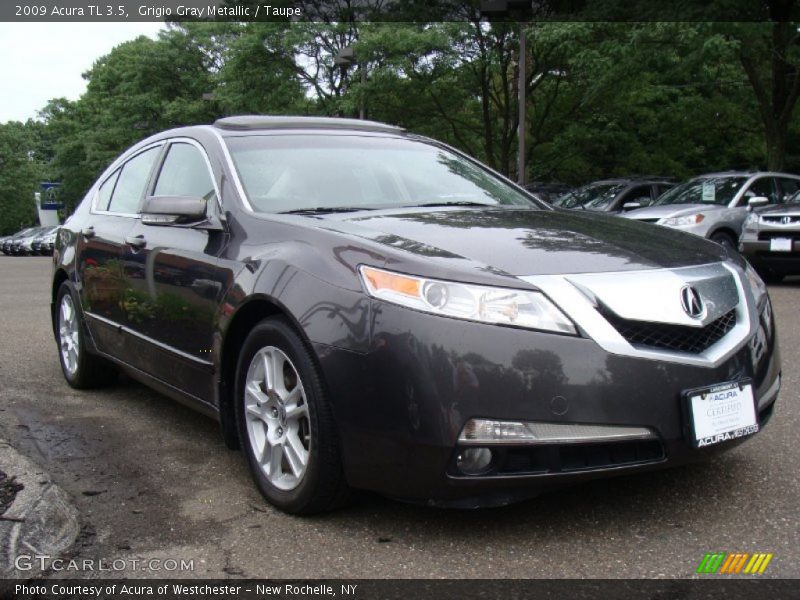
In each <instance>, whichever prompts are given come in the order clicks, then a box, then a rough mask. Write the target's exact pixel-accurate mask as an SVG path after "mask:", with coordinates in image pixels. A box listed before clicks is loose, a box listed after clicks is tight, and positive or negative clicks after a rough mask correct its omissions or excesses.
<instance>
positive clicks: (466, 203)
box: [403, 200, 499, 208]
mask: <svg viewBox="0 0 800 600" xmlns="http://www.w3.org/2000/svg"><path fill="white" fill-rule="evenodd" d="M434 206H492V207H494V206H499V205H497V204H487V203H486V202H472V201H470V200H456V201H454V202H445V201H439V202H424V203H422V204H404V205H403V207H404V208H427V207H434Z"/></svg>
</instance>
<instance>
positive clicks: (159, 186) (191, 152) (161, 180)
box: [154, 143, 216, 200]
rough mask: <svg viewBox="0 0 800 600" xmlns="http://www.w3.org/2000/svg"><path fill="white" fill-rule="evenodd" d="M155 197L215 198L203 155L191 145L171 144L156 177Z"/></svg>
mask: <svg viewBox="0 0 800 600" xmlns="http://www.w3.org/2000/svg"><path fill="white" fill-rule="evenodd" d="M154 193H155V195H156V196H193V197H195V198H204V199H206V200H210V199H212V198H216V193H215V191H214V183H213V181H212V180H211V174H210V173H209V172H208V165H207V164H206V160H205V157H204V156H203V153H202V152H201V151H200V150H198V149H197V148H196V147H194V146H192V145H191V144H183V143H178V144H172V146H170V148H169V153H168V154H167V158H166V159H165V160H164V165H163V166H162V167H161V172H160V173H159V175H158V183H156V189H155V192H154Z"/></svg>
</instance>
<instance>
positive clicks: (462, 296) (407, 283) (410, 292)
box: [359, 265, 577, 335]
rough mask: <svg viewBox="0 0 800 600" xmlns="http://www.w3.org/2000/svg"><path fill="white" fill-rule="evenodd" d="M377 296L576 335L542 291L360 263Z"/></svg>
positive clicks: (441, 311) (438, 310) (477, 318)
mask: <svg viewBox="0 0 800 600" xmlns="http://www.w3.org/2000/svg"><path fill="white" fill-rule="evenodd" d="M359 272H360V273H361V279H362V281H363V282H364V286H365V287H366V288H367V291H368V293H369V294H370V295H371V296H373V297H374V298H379V299H381V300H385V301H386V302H391V303H393V304H399V305H401V306H406V307H408V308H414V309H416V310H421V311H425V312H428V313H433V314H435V315H441V316H444V317H453V318H456V319H466V320H469V321H479V322H482V323H492V324H497V325H514V326H516V327H526V328H528V329H540V330H544V331H555V332H558V333H568V334H572V335H576V334H577V330H576V329H575V326H574V325H573V324H572V321H570V320H569V319H568V318H567V317H566V315H564V313H562V312H561V311H560V310H559V309H558V308H557V307H556V306H555V305H554V304H553V303H552V302H550V301H549V300H548V299H547V298H546V297H545V296H544V295H543V294H541V293H539V292H530V291H526V290H513V289H508V288H495V287H489V286H483V285H471V284H465V283H455V282H450V281H440V280H437V279H426V278H424V277H414V276H413V275H403V274H400V273H394V272H392V271H384V270H383V269H376V268H374V267H367V266H363V265H362V266H361V267H360V269H359Z"/></svg>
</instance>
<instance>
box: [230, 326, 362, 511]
mask: <svg viewBox="0 0 800 600" xmlns="http://www.w3.org/2000/svg"><path fill="white" fill-rule="evenodd" d="M236 409H237V415H236V416H237V422H238V425H239V437H240V439H241V442H242V444H241V445H242V447H243V449H244V452H245V455H246V457H247V463H248V465H249V467H250V472H251V473H252V475H253V479H254V480H255V482H256V485H257V486H258V488H259V490H260V491H261V493H262V494H263V495H264V497H265V498H266V499H267V500H268V501H269V502H270V503H272V504H273V505H275V506H276V507H278V508H280V509H281V510H284V511H286V512H289V513H293V514H312V513H317V512H323V511H326V510H331V509H333V508H336V507H337V506H339V505H341V504H343V503H344V502H345V500H346V499H347V496H348V488H347V484H346V482H345V478H344V472H343V470H342V464H341V458H340V455H339V442H338V435H337V431H336V427H335V423H334V421H333V415H332V413H331V409H330V406H329V404H328V402H327V399H326V396H325V392H324V389H323V385H322V380H321V378H320V375H319V373H318V370H317V367H316V365H315V364H314V361H313V357H312V356H311V354H310V352H309V351H308V350H307V349H306V347H305V344H304V343H303V341H302V340H301V339H300V337H299V336H298V335H297V334H296V333H295V332H294V330H293V329H292V327H291V326H290V325H289V324H288V323H287V322H286V321H284V320H283V319H277V318H270V319H265V320H264V321H262V322H261V323H259V324H258V325H257V326H256V327H255V328H254V329H253V330H252V331H251V332H250V335H248V337H247V339H246V340H245V342H244V345H243V346H242V351H241V353H240V355H239V361H238V366H237V380H236Z"/></svg>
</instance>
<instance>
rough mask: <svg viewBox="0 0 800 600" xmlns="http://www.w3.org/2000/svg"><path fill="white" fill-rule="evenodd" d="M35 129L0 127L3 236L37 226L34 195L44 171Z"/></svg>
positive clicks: (11, 124)
mask: <svg viewBox="0 0 800 600" xmlns="http://www.w3.org/2000/svg"><path fill="white" fill-rule="evenodd" d="M31 129H32V128H29V127H27V126H26V125H24V124H22V123H19V122H9V123H3V124H0V235H7V234H10V233H14V232H16V231H18V230H19V229H21V228H23V227H28V226H30V225H33V224H35V223H36V207H35V205H34V201H33V194H34V192H35V191H36V190H37V188H38V183H39V181H40V177H41V176H42V172H43V170H42V165H41V164H40V163H39V162H38V161H37V160H36V153H35V147H36V141H35V133H34V132H32V130H31Z"/></svg>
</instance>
